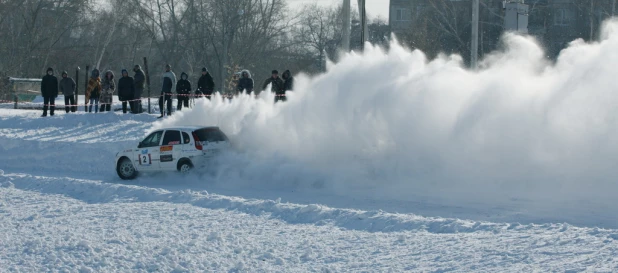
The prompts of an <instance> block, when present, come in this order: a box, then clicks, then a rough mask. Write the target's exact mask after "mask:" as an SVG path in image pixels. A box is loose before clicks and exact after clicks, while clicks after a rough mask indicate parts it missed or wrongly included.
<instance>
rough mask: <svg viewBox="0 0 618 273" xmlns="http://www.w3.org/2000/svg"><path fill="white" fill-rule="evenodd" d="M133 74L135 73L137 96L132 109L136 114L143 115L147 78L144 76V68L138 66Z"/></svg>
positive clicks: (134, 97)
mask: <svg viewBox="0 0 618 273" xmlns="http://www.w3.org/2000/svg"><path fill="white" fill-rule="evenodd" d="M133 72H135V75H134V76H133V80H134V82H135V94H134V95H133V101H132V103H133V106H132V109H135V111H134V113H141V112H142V93H143V92H144V83H145V82H146V77H145V76H144V71H142V67H141V66H139V65H138V64H136V65H135V67H133Z"/></svg>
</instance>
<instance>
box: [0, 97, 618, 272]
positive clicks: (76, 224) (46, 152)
mask: <svg viewBox="0 0 618 273" xmlns="http://www.w3.org/2000/svg"><path fill="white" fill-rule="evenodd" d="M39 114H40V113H39V112H38V111H25V110H7V109H1V110H0V148H1V151H2V152H1V153H0V162H2V163H0V169H1V170H2V175H1V176H0V185H1V187H0V196H2V198H1V199H0V219H2V221H0V272H47V271H51V272H55V271H60V272H204V271H205V272H342V271H352V272H359V271H362V272H402V271H421V272H428V271H430V272H443V271H456V272H466V271H468V272H469V271H475V272H477V271H478V272H504V271H514V272H532V271H540V272H547V271H559V272H564V271H569V272H580V271H594V272H612V271H616V270H618V259H616V257H618V230H616V229H613V227H612V226H611V224H608V225H607V226H603V225H595V224H593V222H594V221H591V219H595V218H597V217H595V216H589V217H588V218H587V219H588V221H586V222H580V223H578V225H577V226H574V225H572V224H570V223H560V222H556V223H552V222H551V221H549V220H548V219H551V217H549V215H547V214H546V215H545V216H548V217H545V218H542V217H541V216H543V215H542V214H541V215H540V214H539V212H537V213H536V214H534V215H533V216H531V215H525V213H524V215H523V216H521V215H520V214H521V212H520V213H519V215H520V216H516V215H515V214H514V213H513V211H512V210H511V209H509V208H507V207H504V208H498V207H496V208H492V209H491V211H493V212H491V211H488V210H483V211H479V210H478V209H479V208H478V207H477V206H476V205H474V204H460V205H459V206H453V205H452V204H449V203H448V202H445V203H433V204H432V203H431V202H420V201H419V202H416V203H413V202H409V201H401V202H399V201H397V200H388V198H379V197H375V196H373V197H370V195H367V194H365V195H362V194H359V195H356V196H346V195H340V194H338V192H336V191H331V190H329V189H328V188H310V189H305V188H302V187H301V188H298V187H294V186H290V185H287V187H283V188H281V189H278V190H276V189H271V188H269V187H271V186H272V185H269V184H268V183H265V184H264V185H263V186H264V188H265V189H264V190H262V191H260V190H259V188H260V185H254V187H251V188H245V187H244V185H243V184H235V183H231V184H230V185H225V184H223V183H222V181H217V178H216V177H214V176H210V175H205V176H202V175H197V174H196V175H193V176H191V177H189V178H182V177H180V176H178V175H176V174H162V175H152V176H143V177H140V178H139V179H138V180H136V181H132V182H128V183H127V182H123V181H121V180H119V179H118V178H117V177H116V176H115V173H114V170H113V165H114V163H113V156H114V154H115V152H116V151H117V150H119V149H122V148H123V147H126V146H131V145H133V144H135V143H137V141H138V139H140V138H141V137H142V136H143V135H144V132H145V131H146V130H148V129H149V128H151V127H152V122H153V121H155V120H156V119H155V117H154V116H149V115H145V114H142V115H121V114H119V113H106V114H97V115H95V114H85V113H79V114H69V115H65V114H64V113H61V114H59V115H58V116H56V117H53V118H38V115H39ZM35 154H36V156H35ZM398 211H404V212H403V213H401V212H399V213H398ZM610 212H612V213H615V208H612V209H610ZM440 214H442V215H446V214H448V215H455V216H458V217H452V218H443V217H437V216H436V215H440ZM569 214H570V212H568V211H565V212H564V215H562V216H554V217H556V218H561V217H562V219H568V218H569V217H570V215H569ZM576 214H577V213H576ZM539 215H540V216H539ZM614 215H615V214H614ZM428 216H429V217H428ZM434 216H435V217H434ZM518 217H521V218H524V219H526V221H525V222H527V223H521V221H519V220H518V219H517V218H518ZM536 217H540V218H541V219H544V220H541V221H538V222H537V223H535V220H534V219H536ZM458 218H459V219H458ZM598 218H603V217H598ZM481 219H489V220H491V221H487V220H481ZM496 219H502V220H499V221H497V220H496ZM596 220H597V221H599V222H603V221H602V220H599V219H596ZM608 223H612V222H608Z"/></svg>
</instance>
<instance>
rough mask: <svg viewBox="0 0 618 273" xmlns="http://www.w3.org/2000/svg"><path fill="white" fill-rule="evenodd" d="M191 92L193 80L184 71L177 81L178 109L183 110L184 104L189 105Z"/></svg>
mask: <svg viewBox="0 0 618 273" xmlns="http://www.w3.org/2000/svg"><path fill="white" fill-rule="evenodd" d="M190 94H191V82H190V81H189V75H187V73H185V72H182V73H181V74H180V80H179V81H178V82H177V83H176V98H177V99H178V106H176V110H178V111H180V110H182V106H183V105H184V106H185V107H187V108H188V107H189V95H190Z"/></svg>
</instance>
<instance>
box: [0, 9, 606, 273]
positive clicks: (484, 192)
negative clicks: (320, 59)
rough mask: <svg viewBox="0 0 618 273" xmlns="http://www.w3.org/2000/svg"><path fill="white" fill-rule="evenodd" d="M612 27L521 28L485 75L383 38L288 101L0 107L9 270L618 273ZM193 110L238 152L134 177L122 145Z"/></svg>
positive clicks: (0, 187)
mask: <svg viewBox="0 0 618 273" xmlns="http://www.w3.org/2000/svg"><path fill="white" fill-rule="evenodd" d="M601 34H602V35H600V39H599V41H596V42H593V43H585V42H583V41H574V42H573V43H571V44H570V45H569V47H568V48H567V49H565V50H564V51H563V52H561V54H560V56H559V57H558V59H557V60H556V61H555V62H553V61H552V62H548V60H547V59H546V58H545V56H546V54H545V53H544V51H543V49H542V47H541V46H539V44H538V43H537V42H536V41H534V39H533V38H531V37H523V36H516V35H513V34H507V35H505V37H504V39H503V41H504V47H502V48H501V49H500V51H498V52H494V53H492V54H488V55H486V56H485V59H484V60H483V61H482V62H481V64H480V68H479V70H478V71H470V70H469V69H467V68H466V67H465V65H464V63H463V60H462V58H461V57H460V56H446V55H440V56H438V57H437V58H435V59H433V60H428V59H427V58H426V57H425V55H424V54H423V53H422V52H420V51H409V50H407V49H405V48H403V47H401V46H399V45H397V44H396V43H393V44H391V46H390V50H389V51H388V52H385V51H382V50H381V49H379V48H374V47H371V46H367V47H366V48H365V51H364V52H363V54H355V53H354V54H348V55H346V56H345V57H344V58H342V59H341V60H340V61H339V63H337V64H331V63H329V64H328V65H327V72H326V73H324V74H321V75H318V76H316V77H309V76H306V75H302V74H299V75H296V76H295V90H294V92H291V93H289V94H288V100H287V102H285V103H277V104H273V100H274V96H273V95H272V94H269V93H268V92H263V93H261V94H260V95H259V96H258V97H257V98H254V97H250V96H239V97H236V98H234V99H233V100H232V101H231V102H230V101H227V100H225V101H224V100H222V99H221V98H219V97H214V98H212V100H206V99H202V100H198V101H196V104H195V107H194V108H193V109H183V111H181V112H176V113H174V114H173V115H172V116H171V117H167V118H165V119H162V120H158V121H157V119H156V114H153V115H148V114H140V115H131V114H129V115H122V114H121V113H119V112H113V113H109V112H108V113H98V114H94V113H91V114H88V113H84V112H78V113H71V114H65V113H64V112H63V111H58V115H56V116H54V117H47V118H39V116H40V114H41V112H40V111H32V110H12V109H10V107H11V104H3V105H0V108H2V109H0V273H4V272H404V271H411V272H618V258H616V257H618V199H617V198H616V192H618V186H617V184H616V177H618V169H617V168H616V161H617V159H618V157H617V156H616V155H618V119H616V117H618V108H616V105H618V92H616V90H618V81H616V80H615V67H617V66H618V51H616V48H618V21H608V22H606V23H604V24H603V26H602V31H601ZM376 75H379V76H382V75H384V76H385V77H384V80H376ZM155 103H156V102H155ZM153 105H154V103H153ZM155 113H156V108H155ZM181 125H202V126H211V125H216V126H219V127H220V128H221V129H222V130H223V131H224V132H226V134H228V136H229V137H230V139H231V141H232V143H233V145H234V148H233V149H232V151H229V152H228V153H224V154H222V155H221V156H220V157H218V159H217V160H215V162H213V164H212V165H209V167H208V168H207V169H205V170H202V171H201V172H193V173H191V174H190V175H187V176H181V175H179V174H176V173H168V174H151V175H141V176H139V177H138V179H136V180H134V181H122V180H120V179H119V178H118V177H117V175H116V173H115V170H114V167H115V162H114V158H115V154H116V152H117V151H121V150H124V149H126V148H128V147H134V146H135V145H136V144H137V143H138V141H139V140H141V139H142V138H143V137H144V136H145V134H146V133H147V132H148V131H151V130H153V129H158V128H163V127H166V126H181Z"/></svg>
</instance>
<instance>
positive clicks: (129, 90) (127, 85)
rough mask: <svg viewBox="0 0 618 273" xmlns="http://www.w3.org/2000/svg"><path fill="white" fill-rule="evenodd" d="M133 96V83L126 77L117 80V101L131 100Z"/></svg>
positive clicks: (131, 79) (130, 78)
mask: <svg viewBox="0 0 618 273" xmlns="http://www.w3.org/2000/svg"><path fill="white" fill-rule="evenodd" d="M134 95H135V81H134V80H133V78H132V77H129V76H126V77H122V78H120V80H118V99H119V100H120V101H127V100H132V99H133V97H134Z"/></svg>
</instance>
